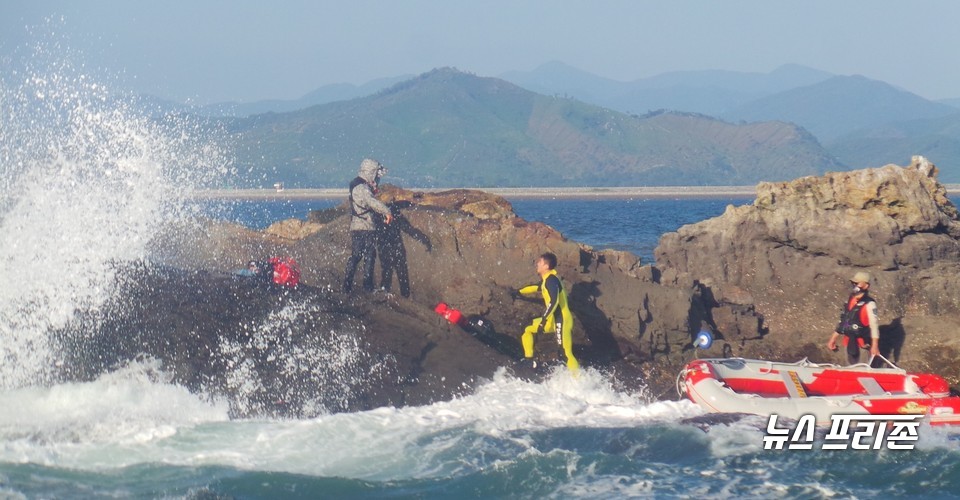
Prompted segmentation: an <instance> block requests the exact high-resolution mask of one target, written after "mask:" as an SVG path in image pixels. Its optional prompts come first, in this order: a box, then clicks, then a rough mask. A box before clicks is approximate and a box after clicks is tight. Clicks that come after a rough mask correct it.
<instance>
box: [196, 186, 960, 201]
mask: <svg viewBox="0 0 960 500" xmlns="http://www.w3.org/2000/svg"><path fill="white" fill-rule="evenodd" d="M944 186H945V187H946V188H947V193H948V194H957V193H960V184H944ZM405 189H408V188H405ZM453 189H471V190H479V191H484V192H487V193H492V194H495V195H499V196H503V197H504V198H508V199H509V198H513V199H521V198H539V199H551V198H555V199H598V198H752V197H756V195H757V187H756V186H643V187H560V188H533V187H531V188H409V190H410V191H419V192H424V193H438V192H441V191H450V190H453ZM346 197H347V189H346V188H334V189H283V190H279V191H278V190H276V189H207V190H200V191H195V192H194V193H193V195H192V198H194V199H201V200H325V199H334V198H346Z"/></svg>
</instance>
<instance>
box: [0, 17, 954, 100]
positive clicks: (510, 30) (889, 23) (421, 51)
mask: <svg viewBox="0 0 960 500" xmlns="http://www.w3.org/2000/svg"><path fill="white" fill-rule="evenodd" d="M958 23H960V2H957V1H955V0H916V1H912V2H908V1H906V0H897V1H891V0H797V1H773V0H688V1H686V0H670V1H665V0H656V1H649V0H610V1H604V0H594V1H586V0H584V1H581V0H557V1H545V0H480V1H455V0H408V1H401V0H393V1H387V0H383V1H378V0H350V1H342V0H338V1H329V0H287V1H284V0H275V1H273V2H266V1H263V0H252V1H251V0H233V1H227V0H217V1H214V0H167V1H143V2H141V1H131V0H87V1H82V0H3V1H0V61H3V60H4V58H5V60H7V61H9V60H11V57H16V56H12V55H11V54H16V53H17V50H18V47H24V46H30V45H31V44H37V43H39V42H41V41H42V39H44V38H55V39H59V40H63V41H62V42H61V43H63V44H65V45H67V46H69V48H70V50H69V53H70V54H71V55H70V56H69V57H79V58H81V59H82V61H79V62H76V61H75V64H80V65H82V66H84V67H88V68H96V69H97V70H99V71H103V72H104V73H105V74H108V75H111V77H112V78H114V79H115V81H116V82H117V83H116V84H117V85H119V86H121V87H124V88H125V89H127V90H133V91H135V92H142V93H148V94H152V95H156V96H159V97H163V98H166V99H173V100H176V101H181V102H191V103H194V104H209V103H213V102H223V101H240V102H252V101H257V100H262V99H296V98H298V97H301V96H303V95H304V94H306V93H308V92H310V91H312V90H314V89H316V88H319V87H321V86H323V85H327V84H334V83H352V84H357V85H359V84H363V83H366V82H369V81H371V80H375V79H378V78H388V77H395V76H401V75H415V74H420V73H423V72H426V71H429V70H431V69H434V68H438V67H455V68H457V69H459V70H462V71H467V72H470V73H474V74H476V75H479V76H492V77H496V76H499V75H501V74H503V73H506V72H508V71H530V70H533V69H535V68H536V67H538V66H540V65H542V64H544V63H547V62H551V61H560V62H563V63H565V64H567V65H570V66H573V67H575V68H578V69H581V70H584V71H588V72H590V73H593V74H595V75H598V76H602V77H606V78H611V79H614V80H619V81H632V80H637V79H641V78H646V77H651V76H655V75H658V74H661V73H665V72H670V71H683V70H708V69H711V70H731V71H744V72H758V73H767V72H770V71H773V70H774V69H776V68H777V67H779V66H781V65H783V64H790V63H793V64H800V65H804V66H809V67H811V68H815V69H819V70H823V71H828V72H831V73H835V74H840V75H854V74H859V75H864V76H866V77H868V78H873V79H877V80H882V81H885V82H887V83H890V84H893V85H896V86H899V87H901V88H904V89H906V90H909V91H911V92H913V93H916V94H918V95H920V96H922V97H925V98H928V99H943V98H958V97H960V60H958V59H960V50H958V47H960V29H958ZM20 50H21V52H20V53H23V52H22V49H20ZM65 52H67V51H65Z"/></svg>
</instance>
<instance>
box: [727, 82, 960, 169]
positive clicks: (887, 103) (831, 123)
mask: <svg viewBox="0 0 960 500" xmlns="http://www.w3.org/2000/svg"><path fill="white" fill-rule="evenodd" d="M956 112H957V110H956V108H953V107H951V106H948V105H946V104H941V103H936V102H932V101H928V100H926V99H924V98H922V97H920V96H918V95H916V94H912V93H910V92H907V91H904V90H900V89H897V88H895V87H893V86H892V85H890V84H888V83H884V82H881V81H877V80H870V79H868V78H864V77H862V76H835V77H833V78H830V79H828V80H826V81H823V82H820V83H816V84H814V85H809V86H805V87H798V88H794V89H790V90H787V91H784V92H780V93H777V94H773V95H770V96H767V97H764V98H762V99H757V100H755V101H752V102H750V103H747V104H745V105H743V106H741V107H739V108H737V109H735V110H732V111H730V112H727V113H724V114H723V115H721V116H722V117H723V118H724V119H726V120H731V121H738V120H743V121H748V122H749V121H766V120H783V121H788V122H791V123H796V124H797V125H800V126H801V127H804V128H806V129H807V130H809V131H810V132H811V133H813V134H814V135H815V136H816V137H817V138H818V139H819V140H820V141H821V142H823V143H828V142H831V141H833V140H835V139H837V138H838V137H841V136H843V135H846V134H848V133H851V132H853V131H856V130H860V129H866V128H872V127H875V126H877V125H882V124H885V123H891V122H899V121H905V120H916V119H926V118H938V117H942V116H947V115H950V114H953V113H956ZM908 158H909V157H908ZM860 161H862V159H858V161H857V162H856V163H854V165H857V166H859V164H860Z"/></svg>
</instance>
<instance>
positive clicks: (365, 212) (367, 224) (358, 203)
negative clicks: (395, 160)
mask: <svg viewBox="0 0 960 500" xmlns="http://www.w3.org/2000/svg"><path fill="white" fill-rule="evenodd" d="M381 168H383V166H382V165H380V162H378V161H376V160H371V159H369V158H366V159H364V160H363V161H362V162H360V171H359V172H358V173H357V178H356V179H354V180H353V182H351V183H350V214H351V216H350V230H351V231H373V230H374V229H376V228H377V224H376V221H375V220H374V215H373V213H372V212H376V213H378V214H380V215H381V216H383V217H386V216H387V215H389V214H390V208H389V207H387V205H385V204H384V203H383V202H382V201H380V200H378V199H376V198H375V197H374V196H373V187H371V185H372V184H375V183H376V181H377V172H379V171H380V169H381Z"/></svg>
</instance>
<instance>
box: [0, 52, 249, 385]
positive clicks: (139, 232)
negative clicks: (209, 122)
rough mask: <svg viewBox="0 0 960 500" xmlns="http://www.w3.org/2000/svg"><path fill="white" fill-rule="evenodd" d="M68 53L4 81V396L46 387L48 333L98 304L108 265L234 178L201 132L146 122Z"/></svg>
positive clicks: (0, 125)
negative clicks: (205, 187) (205, 191)
mask: <svg viewBox="0 0 960 500" xmlns="http://www.w3.org/2000/svg"><path fill="white" fill-rule="evenodd" d="M68 53H69V51H68V50H67V49H65V48H64V47H63V42H62V41H57V40H51V41H47V42H43V43H38V44H37V45H36V46H34V47H29V48H27V47H25V48H23V50H20V51H19V52H18V54H17V55H15V56H14V57H12V58H9V59H4V60H3V66H4V67H3V69H2V71H0V234H2V235H3V237H2V239H0V266H2V268H3V269H5V270H7V272H6V273H5V276H4V283H3V286H2V287H0V388H13V387H22V386H25V385H29V384H34V383H43V382H45V381H46V379H47V378H48V377H49V375H48V373H49V369H48V367H50V366H51V364H53V363H55V362H56V356H55V354H54V353H53V352H52V350H53V349H52V347H51V345H50V339H49V333H50V331H51V330H53V329H55V328H57V327H60V326H62V325H63V324H65V323H66V322H67V321H68V320H70V318H71V317H72V316H73V314H74V312H75V311H77V310H82V309H94V308H96V307H98V306H99V305H101V304H103V303H104V301H106V300H107V299H108V298H109V296H110V293H111V290H112V289H113V288H114V281H115V273H114V271H113V264H114V263H117V262H125V261H133V260H138V259H143V258H144V257H145V254H146V249H147V247H148V243H149V242H150V240H151V238H152V237H153V236H154V235H156V234H157V233H158V231H159V230H160V228H161V227H163V225H164V224H165V223H168V222H171V221H173V220H176V219H177V218H178V217H180V216H181V215H183V214H182V212H184V209H183V208H181V207H182V206H183V203H182V201H183V200H184V198H185V196H186V195H187V194H188V193H189V192H190V191H191V190H192V189H194V188H195V187H196V186H199V185H202V184H203V183H209V182H212V181H213V180H215V179H216V178H217V177H218V176H221V175H224V174H226V173H227V172H228V171H229V166H230V162H229V160H228V159H227V157H226V156H225V155H224V154H223V152H222V151H221V149H220V148H219V147H218V146H217V145H216V144H215V143H214V142H213V141H210V140H208V137H210V135H208V134H207V132H206V131H205V130H204V129H203V127H201V126H200V124H198V123H195V122H192V121H191V120H189V119H187V118H186V117H182V116H181V117H175V116H168V117H165V118H163V119H159V120H155V119H151V118H149V117H148V116H146V115H144V114H143V113H141V112H139V111H138V110H136V109H134V106H133V105H132V104H131V101H130V100H129V99H128V100H126V101H125V100H123V99H119V98H117V97H116V96H115V95H113V94H111V92H110V91H109V90H108V89H107V88H106V87H105V86H104V85H101V84H100V83H98V82H97V81H95V80H94V78H92V77H91V76H89V75H88V74H85V73H84V72H83V71H82V66H81V67H80V68H79V69H78V68H77V67H76V66H74V65H73V64H72V63H71V62H70V61H69V58H65V56H64V55H65V54H68ZM21 56H22V57H21Z"/></svg>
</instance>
